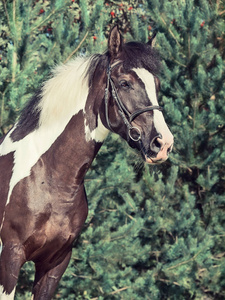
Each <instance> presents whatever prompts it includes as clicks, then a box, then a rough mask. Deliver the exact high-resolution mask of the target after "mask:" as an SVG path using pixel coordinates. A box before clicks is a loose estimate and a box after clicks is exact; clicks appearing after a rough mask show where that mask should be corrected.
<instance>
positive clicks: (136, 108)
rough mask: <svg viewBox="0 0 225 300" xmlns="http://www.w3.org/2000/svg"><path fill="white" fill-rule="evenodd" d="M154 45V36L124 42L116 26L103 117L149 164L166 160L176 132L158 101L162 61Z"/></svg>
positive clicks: (111, 39)
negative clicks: (142, 41)
mask: <svg viewBox="0 0 225 300" xmlns="http://www.w3.org/2000/svg"><path fill="white" fill-rule="evenodd" d="M153 44H154V41H153V39H151V40H150V42H149V43H147V44H143V43H136V42H130V43H126V44H124V43H123V39H122V36H121V34H120V32H119V30H118V28H117V26H116V27H114V28H113V29H112V31H111V33H110V36H109V40H108V54H107V55H108V57H109V65H108V69H107V71H106V79H105V80H106V89H105V101H104V105H105V114H104V117H103V120H102V122H103V124H104V125H105V126H106V127H107V128H108V129H109V130H111V131H113V132H115V133H117V134H119V135H120V136H121V137H122V138H123V139H125V140H126V141H127V142H128V144H129V145H130V146H131V147H133V148H136V149H138V150H139V151H140V152H141V154H142V156H143V158H144V160H145V161H146V162H147V163H149V164H155V163H160V162H163V161H165V160H166V159H167V158H168V155H169V153H170V152H171V151H172V147H173V135H172V133H171V132H170V130H169V128H168V126H167V125H166V122H165V120H164V117H163V114H162V107H160V106H159V104H158V100H157V93H158V89H159V79H158V77H157V73H158V71H159V67H160V63H159V58H158V54H157V52H156V51H155V50H154V48H153Z"/></svg>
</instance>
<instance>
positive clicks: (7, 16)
mask: <svg viewBox="0 0 225 300" xmlns="http://www.w3.org/2000/svg"><path fill="white" fill-rule="evenodd" d="M3 5H4V9H5V15H6V19H7V22H8V26H9V14H8V11H7V7H6V2H5V0H3ZM9 27H10V26H9Z"/></svg>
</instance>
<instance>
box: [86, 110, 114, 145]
mask: <svg viewBox="0 0 225 300" xmlns="http://www.w3.org/2000/svg"><path fill="white" fill-rule="evenodd" d="M108 133H109V130H108V129H107V128H106V127H105V126H104V125H103V124H102V121H101V119H100V116H98V126H97V127H96V128H95V129H94V130H92V131H91V130H90V128H89V126H88V125H87V124H86V122H85V136H86V141H87V142H89V141H91V140H94V141H96V142H100V143H102V142H103V141H104V140H105V139H106V137H107V135H108Z"/></svg>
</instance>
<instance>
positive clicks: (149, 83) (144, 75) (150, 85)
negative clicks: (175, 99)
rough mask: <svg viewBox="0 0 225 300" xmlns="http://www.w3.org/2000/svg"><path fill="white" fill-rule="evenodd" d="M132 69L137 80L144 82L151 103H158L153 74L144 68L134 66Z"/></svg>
mask: <svg viewBox="0 0 225 300" xmlns="http://www.w3.org/2000/svg"><path fill="white" fill-rule="evenodd" d="M132 71H134V72H135V73H136V75H137V76H138V78H139V80H141V82H142V83H143V84H144V86H145V90H146V93H147V95H148V98H149V100H150V101H151V103H152V105H158V100H157V96H156V86H155V77H154V75H153V74H152V73H150V72H149V71H148V70H146V69H144V68H134V69H132Z"/></svg>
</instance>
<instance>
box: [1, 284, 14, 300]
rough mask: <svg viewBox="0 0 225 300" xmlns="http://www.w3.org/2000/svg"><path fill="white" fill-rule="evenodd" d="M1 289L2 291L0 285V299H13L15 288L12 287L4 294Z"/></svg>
mask: <svg viewBox="0 0 225 300" xmlns="http://www.w3.org/2000/svg"><path fill="white" fill-rule="evenodd" d="M3 291H4V288H3V286H0V300H13V299H14V295H15V291H16V288H14V289H13V291H12V292H11V293H10V294H6V293H4V292H3Z"/></svg>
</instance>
